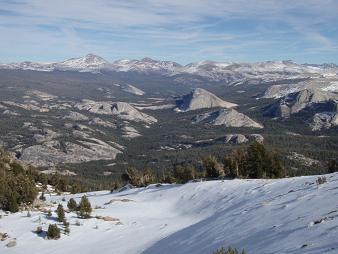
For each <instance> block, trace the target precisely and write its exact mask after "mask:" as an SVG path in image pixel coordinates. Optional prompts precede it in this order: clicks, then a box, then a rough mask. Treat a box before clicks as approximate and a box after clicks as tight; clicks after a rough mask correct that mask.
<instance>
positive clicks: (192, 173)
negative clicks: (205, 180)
mask: <svg viewBox="0 0 338 254" xmlns="http://www.w3.org/2000/svg"><path fill="white" fill-rule="evenodd" d="M174 177H175V178H176V179H177V180H178V182H179V183H186V182H188V181H189V180H192V179H195V177H196V170H195V168H194V166H192V165H187V166H182V165H177V166H176V167H175V169H174Z"/></svg>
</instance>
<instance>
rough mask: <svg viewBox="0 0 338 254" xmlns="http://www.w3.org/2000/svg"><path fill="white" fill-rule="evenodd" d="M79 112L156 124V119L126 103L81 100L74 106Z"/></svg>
mask: <svg viewBox="0 0 338 254" xmlns="http://www.w3.org/2000/svg"><path fill="white" fill-rule="evenodd" d="M75 107H77V108H78V109H80V110H87V111H89V112H91V113H94V114H103V115H113V116H116V117H117V118H119V119H122V120H130V121H135V122H144V123H147V124H152V123H156V122H157V119H156V118H154V117H152V116H150V115H147V114H145V113H141V112H140V111H138V110H137V109H136V108H135V107H133V106H132V105H130V104H129V103H126V102H95V101H91V100H83V101H82V103H78V104H76V105H75Z"/></svg>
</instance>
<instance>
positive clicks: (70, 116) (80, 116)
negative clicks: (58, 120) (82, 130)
mask: <svg viewBox="0 0 338 254" xmlns="http://www.w3.org/2000/svg"><path fill="white" fill-rule="evenodd" d="M63 119H70V120H73V121H86V120H88V119H89V118H88V117H87V116H85V115H83V114H81V113H79V112H75V111H70V112H69V114H68V115H66V116H64V117H63Z"/></svg>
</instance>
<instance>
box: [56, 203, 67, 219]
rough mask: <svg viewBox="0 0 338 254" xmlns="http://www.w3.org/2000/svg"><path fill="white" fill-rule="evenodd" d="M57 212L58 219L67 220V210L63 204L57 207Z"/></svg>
mask: <svg viewBox="0 0 338 254" xmlns="http://www.w3.org/2000/svg"><path fill="white" fill-rule="evenodd" d="M56 213H57V216H58V218H57V220H58V221H59V222H63V221H64V220H65V211H64V209H63V206H62V205H61V204H59V205H58V208H57V209H56Z"/></svg>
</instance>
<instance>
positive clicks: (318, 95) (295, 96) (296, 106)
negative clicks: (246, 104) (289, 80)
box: [263, 89, 338, 118]
mask: <svg viewBox="0 0 338 254" xmlns="http://www.w3.org/2000/svg"><path fill="white" fill-rule="evenodd" d="M337 100H338V95H337V94H335V93H330V92H325V91H320V90H317V89H304V90H302V91H298V92H295V93H290V94H288V95H287V96H284V97H282V98H281V99H280V100H278V101H277V102H275V103H273V104H271V105H270V106H268V107H267V108H265V110H264V113H263V114H264V115H265V116H271V117H282V118H288V117H290V116H291V115H292V114H295V113H298V112H300V111H302V110H304V109H310V108H313V109H318V107H321V108H322V109H323V108H324V107H329V108H331V110H332V109H333V108H334V107H335V105H336V104H337Z"/></svg>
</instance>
